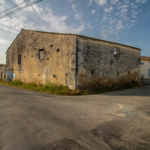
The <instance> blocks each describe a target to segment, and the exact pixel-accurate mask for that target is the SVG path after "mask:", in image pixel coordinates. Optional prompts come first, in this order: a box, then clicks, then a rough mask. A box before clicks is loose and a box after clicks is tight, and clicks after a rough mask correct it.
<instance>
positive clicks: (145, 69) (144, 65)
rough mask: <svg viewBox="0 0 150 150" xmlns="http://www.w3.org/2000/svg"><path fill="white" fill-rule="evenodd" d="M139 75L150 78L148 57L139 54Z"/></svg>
mask: <svg viewBox="0 0 150 150" xmlns="http://www.w3.org/2000/svg"><path fill="white" fill-rule="evenodd" d="M141 76H143V77H144V79H148V78H149V79H150V57H145V56H141Z"/></svg>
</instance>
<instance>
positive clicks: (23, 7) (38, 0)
mask: <svg viewBox="0 0 150 150" xmlns="http://www.w3.org/2000/svg"><path fill="white" fill-rule="evenodd" d="M41 1H43V0H36V1H34V2H32V3H29V4H27V5H25V6H22V7H19V8H17V9H15V10H13V11H10V12H8V13H7V12H6V13H5V14H4V15H1V16H0V19H2V18H4V17H6V16H9V15H12V14H14V13H15V12H18V11H20V10H22V9H25V8H27V7H29V6H32V5H34V4H36V3H39V2H41Z"/></svg>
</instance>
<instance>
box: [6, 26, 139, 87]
mask: <svg viewBox="0 0 150 150" xmlns="http://www.w3.org/2000/svg"><path fill="white" fill-rule="evenodd" d="M6 54H7V78H8V80H9V81H11V80H21V81H22V82H25V83H30V82H36V83H37V84H38V83H41V84H47V83H49V82H50V83H53V84H62V85H64V86H68V87H69V88H70V89H77V88H89V87H92V88H93V87H99V86H100V87H101V86H111V85H116V84H118V85H122V84H126V83H128V82H138V81H139V80H140V49H139V48H135V47H131V46H127V45H123V44H119V43H114V42H109V41H105V40H100V39H94V38H90V37H85V36H81V35H75V34H59V33H51V32H41V31H31V30H25V29H22V30H21V32H20V33H19V34H18V36H17V37H16V39H15V40H14V42H13V43H12V44H11V45H10V47H9V48H8V50H7V52H6Z"/></svg>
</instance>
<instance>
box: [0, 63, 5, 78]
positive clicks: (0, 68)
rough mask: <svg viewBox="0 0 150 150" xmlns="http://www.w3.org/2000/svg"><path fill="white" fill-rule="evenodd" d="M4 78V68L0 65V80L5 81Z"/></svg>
mask: <svg viewBox="0 0 150 150" xmlns="http://www.w3.org/2000/svg"><path fill="white" fill-rule="evenodd" d="M5 77H6V66H5V65H3V64H0V80H5Z"/></svg>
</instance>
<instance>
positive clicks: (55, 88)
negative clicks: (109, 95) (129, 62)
mask: <svg viewBox="0 0 150 150" xmlns="http://www.w3.org/2000/svg"><path fill="white" fill-rule="evenodd" d="M0 84H2V85H8V86H11V87H18V88H22V89H29V90H33V91H37V92H42V93H48V94H56V95H89V94H96V93H104V92H110V91H117V90H123V89H128V88H133V87H136V86H137V84H126V85H123V86H120V87H108V86H106V87H103V88H96V89H82V90H70V89H69V88H68V87H67V86H63V85H54V84H51V83H50V84H47V85H45V86H43V85H42V84H39V85H37V84H35V83H28V84H27V83H23V82H21V81H19V80H16V81H13V82H7V81H3V80H1V79H0Z"/></svg>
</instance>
